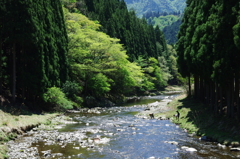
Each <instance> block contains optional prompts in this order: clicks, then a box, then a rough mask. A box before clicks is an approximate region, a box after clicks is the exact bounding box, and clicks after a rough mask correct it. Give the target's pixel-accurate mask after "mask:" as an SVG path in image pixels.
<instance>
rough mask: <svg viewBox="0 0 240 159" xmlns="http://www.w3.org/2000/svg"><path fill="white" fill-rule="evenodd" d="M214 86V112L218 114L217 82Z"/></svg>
mask: <svg viewBox="0 0 240 159" xmlns="http://www.w3.org/2000/svg"><path fill="white" fill-rule="evenodd" d="M215 88H216V93H215V100H214V101H215V104H214V114H216V115H218V114H219V112H218V104H219V102H218V101H219V86H218V84H217V83H216V82H215Z"/></svg>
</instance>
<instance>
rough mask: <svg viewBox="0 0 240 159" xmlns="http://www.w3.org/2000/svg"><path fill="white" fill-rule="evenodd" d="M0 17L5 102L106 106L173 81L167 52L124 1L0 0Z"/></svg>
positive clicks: (172, 57)
mask: <svg viewBox="0 0 240 159" xmlns="http://www.w3.org/2000/svg"><path fill="white" fill-rule="evenodd" d="M0 13H1V14H0V19H1V20H0V34H1V36H0V51H1V52H0V53H1V55H0V68H1V71H0V73H1V74H0V93H1V98H3V99H4V101H5V102H7V101H11V102H12V104H14V103H15V104H16V105H21V106H26V107H29V108H32V109H34V110H36V109H37V108H39V109H48V110H53V109H54V110H60V111H61V110H64V109H71V108H74V107H75V108H78V107H81V106H83V105H85V106H101V104H103V105H104V106H106V105H109V104H110V105H111V102H110V101H113V102H120V101H122V100H123V99H124V97H125V96H130V95H139V94H146V93H148V92H149V91H157V90H158V89H160V88H162V87H164V86H166V85H167V84H168V83H176V82H177V81H178V77H179V74H178V71H177V66H176V65H177V64H176V51H175V50H174V47H173V46H170V45H167V44H166V41H165V39H164V36H163V33H162V31H161V30H160V29H159V27H156V28H154V27H153V26H152V25H148V24H147V22H146V20H145V19H140V18H138V17H137V16H136V14H135V12H134V11H128V10H127V6H126V4H125V2H124V1H119V0H108V1H104V0H91V1H89V0H78V1H76V0H62V1H60V0H55V1H51V0H39V1H37V2H32V1H31V2H30V0H27V1H26V0H19V1H17V2H15V1H13V0H3V1H1V5H0ZM2 101H3V100H2Z"/></svg>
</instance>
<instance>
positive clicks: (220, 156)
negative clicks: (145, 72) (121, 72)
mask: <svg viewBox="0 0 240 159" xmlns="http://www.w3.org/2000/svg"><path fill="white" fill-rule="evenodd" d="M164 98H166V96H156V97H154V98H153V97H149V98H144V99H141V100H139V101H136V102H132V103H128V104H125V105H122V106H117V107H112V108H104V109H102V110H101V111H100V112H101V113H99V114H91V113H76V114H69V116H70V117H71V118H72V120H73V121H76V122H78V123H75V124H68V125H67V126H65V127H64V128H62V129H60V130H59V132H60V133H65V134H66V133H68V134H73V135H74V134H75V133H85V136H83V137H82V139H81V140H80V139H79V141H73V142H70V143H68V144H65V145H64V144H46V141H44V140H42V141H38V142H35V143H33V144H32V147H37V149H38V151H39V152H40V154H39V155H40V156H44V152H46V151H48V150H51V153H52V154H53V153H59V154H60V155H59V156H58V157H55V158H76V159H77V158H83V159H85V158H87V159H100V158H103V159H148V158H150V159H154V158H156V159H157V158H161V159H163V158H173V159H196V158H216V159H228V158H229V159H231V158H237V157H240V153H238V152H231V151H230V150H229V148H227V147H226V148H223V147H221V146H218V144H217V143H212V142H206V141H200V140H199V139H198V137H189V136H188V134H187V133H186V132H185V131H184V130H182V129H181V128H179V126H177V125H175V124H173V123H171V122H170V121H169V120H157V119H142V118H138V117H136V116H135V114H136V113H138V112H140V111H143V110H144V109H145V108H146V106H147V104H149V103H153V102H156V101H161V100H162V99H164ZM216 133H217V132H216ZM56 142H57V141H56ZM187 148H190V150H191V151H188V150H187ZM192 150H193V151H192ZM195 150H197V151H195Z"/></svg>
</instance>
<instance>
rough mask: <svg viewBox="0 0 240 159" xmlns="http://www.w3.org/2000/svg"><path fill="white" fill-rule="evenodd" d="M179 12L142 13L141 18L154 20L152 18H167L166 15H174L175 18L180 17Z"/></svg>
mask: <svg viewBox="0 0 240 159" xmlns="http://www.w3.org/2000/svg"><path fill="white" fill-rule="evenodd" d="M181 14H182V13H181V11H175V12H155V11H151V12H150V11H149V12H147V13H144V14H143V17H144V18H146V19H149V18H151V17H152V18H154V17H157V18H158V17H160V16H167V15H176V16H179V15H181Z"/></svg>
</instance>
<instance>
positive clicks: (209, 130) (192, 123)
mask: <svg viewBox="0 0 240 159" xmlns="http://www.w3.org/2000/svg"><path fill="white" fill-rule="evenodd" d="M166 109H167V110H168V111H164V112H157V113H156V116H157V117H159V116H164V117H166V118H169V119H171V120H172V122H173V123H175V124H178V125H179V126H180V127H181V128H182V129H184V130H185V131H187V132H188V133H189V134H191V135H197V136H199V137H200V138H201V139H203V140H210V141H216V142H218V143H220V144H224V145H228V146H233V147H239V146H240V132H239V130H240V124H239V122H237V121H236V119H229V118H227V117H222V116H215V115H213V114H211V112H212V111H211V110H210V108H209V107H208V106H206V105H204V104H202V103H199V102H197V101H195V100H194V99H193V98H190V97H189V98H188V97H186V95H181V96H179V97H177V98H176V99H174V100H173V101H171V102H170V103H168V104H167V106H166ZM177 110H178V111H179V112H180V119H179V120H176V119H175V118H174V114H176V111H177Z"/></svg>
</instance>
